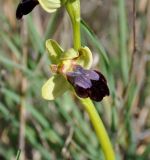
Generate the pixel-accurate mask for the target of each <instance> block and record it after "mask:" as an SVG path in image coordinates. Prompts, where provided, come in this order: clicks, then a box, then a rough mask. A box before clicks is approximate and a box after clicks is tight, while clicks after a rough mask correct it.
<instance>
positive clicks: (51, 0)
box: [38, 0, 61, 13]
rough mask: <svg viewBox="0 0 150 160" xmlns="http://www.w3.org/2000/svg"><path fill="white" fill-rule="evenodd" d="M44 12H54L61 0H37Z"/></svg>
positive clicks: (59, 5)
mask: <svg viewBox="0 0 150 160" xmlns="http://www.w3.org/2000/svg"><path fill="white" fill-rule="evenodd" d="M38 1H39V3H40V5H41V6H42V8H43V9H44V10H45V11H46V12H49V13H51V12H55V11H56V10H57V9H58V8H60V7H61V0H38Z"/></svg>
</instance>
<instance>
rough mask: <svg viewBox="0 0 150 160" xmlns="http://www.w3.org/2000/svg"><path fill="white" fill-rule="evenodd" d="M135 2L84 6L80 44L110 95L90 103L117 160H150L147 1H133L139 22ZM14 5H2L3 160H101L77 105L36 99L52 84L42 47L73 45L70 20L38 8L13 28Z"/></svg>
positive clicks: (109, 0) (108, 0)
mask: <svg viewBox="0 0 150 160" xmlns="http://www.w3.org/2000/svg"><path fill="white" fill-rule="evenodd" d="M133 2H135V0H133V1H131V0H105V1H97V0H89V1H88V2H87V0H82V1H81V16H82V19H83V20H82V21H81V35H82V45H86V46H89V48H90V49H91V51H92V53H93V55H94V63H93V67H92V68H95V69H98V70H100V71H101V72H102V73H103V74H104V75H105V77H106V79H107V81H108V85H109V89H110V92H111V94H110V96H109V97H106V98H104V99H103V101H102V102H94V104H95V106H96V109H97V110H98V113H99V115H100V116H101V118H102V120H103V122H104V124H105V127H106V130H107V132H108V134H109V137H110V139H111V142H112V144H113V148H114V150H115V154H116V159H117V160H122V159H124V160H133V159H135V160H148V159H150V144H149V143H150V129H149V128H150V120H149V119H150V107H149V106H150V100H149V98H150V91H149V90H150V89H149V88H150V83H149V81H150V80H149V79H150V74H149V73H150V64H149V52H150V48H149V41H150V20H149V17H150V2H149V1H148V0H145V1H142V0H139V1H136V8H135V9H136V19H135V12H134V6H133V4H134V3H133ZM17 4H18V1H16V0H5V1H0V12H1V14H0V25H1V30H0V37H1V38H0V48H1V49H0V159H1V160H13V159H16V158H17V159H20V160H23V159H26V160H41V159H42V160H55V159H56V160H61V159H66V160H69V159H74V160H103V159H104V155H103V151H102V149H101V146H100V144H99V142H98V139H97V137H96V134H95V132H94V129H93V127H92V125H91V122H90V119H89V117H88V115H87V113H86V112H85V111H84V110H83V106H82V104H81V103H80V102H79V100H78V99H77V98H76V97H74V95H71V94H70V92H66V93H65V94H64V95H63V96H61V97H59V98H57V99H56V100H54V101H45V100H44V99H42V97H41V87H42V85H43V84H44V82H45V81H46V80H47V79H48V77H50V69H49V67H48V66H49V65H50V61H49V59H48V55H47V53H46V50H45V40H47V39H49V38H50V39H55V40H57V41H58V42H59V44H61V46H63V48H64V49H68V48H71V47H72V46H73V43H72V36H71V35H72V28H71V23H70V19H69V16H68V14H67V13H66V11H65V10H64V8H61V9H59V10H58V11H57V12H55V13H52V14H48V13H46V12H44V11H43V10H42V9H41V7H40V6H38V7H36V8H35V9H34V10H33V12H32V13H30V14H29V15H27V16H25V17H24V18H23V20H20V21H18V20H16V16H15V12H16V7H17ZM134 24H135V26H134ZM135 31H136V32H135ZM60 89H61V88H60ZM19 148H22V150H21V152H20V151H19ZM19 155H20V156H19Z"/></svg>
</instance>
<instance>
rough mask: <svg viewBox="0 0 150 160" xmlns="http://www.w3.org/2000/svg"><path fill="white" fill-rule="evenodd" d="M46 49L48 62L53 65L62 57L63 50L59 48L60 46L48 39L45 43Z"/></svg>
mask: <svg viewBox="0 0 150 160" xmlns="http://www.w3.org/2000/svg"><path fill="white" fill-rule="evenodd" d="M46 48H47V50H48V52H49V58H50V61H51V62H52V63H53V64H57V63H59V62H60V57H61V56H62V53H63V52H64V51H63V49H62V48H61V47H60V45H59V44H58V43H57V42H56V41H54V40H51V39H48V40H47V41H46Z"/></svg>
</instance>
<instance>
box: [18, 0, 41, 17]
mask: <svg viewBox="0 0 150 160" xmlns="http://www.w3.org/2000/svg"><path fill="white" fill-rule="evenodd" d="M38 4H39V2H38V1H37V0H23V1H21V2H20V3H19V4H18V6H17V10H16V18H17V19H21V18H22V17H23V16H24V15H27V14H28V13H30V12H31V11H32V10H33V9H34V8H35V6H36V5H38Z"/></svg>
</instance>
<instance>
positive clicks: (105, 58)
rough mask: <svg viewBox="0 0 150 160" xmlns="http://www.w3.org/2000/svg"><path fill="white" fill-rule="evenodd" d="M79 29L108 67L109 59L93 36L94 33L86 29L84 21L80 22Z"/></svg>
mask: <svg viewBox="0 0 150 160" xmlns="http://www.w3.org/2000/svg"><path fill="white" fill-rule="evenodd" d="M81 28H82V29H83V31H84V32H85V33H86V34H87V35H88V37H89V39H90V41H91V42H92V43H93V44H94V45H95V48H97V50H98V51H99V53H100V54H101V55H102V58H103V59H104V61H105V63H106V64H107V66H109V64H110V62H109V58H108V56H107V53H106V51H105V49H104V47H103V46H102V44H101V43H100V42H99V40H98V38H97V36H96V35H95V34H94V32H93V31H92V30H91V29H90V28H89V27H88V25H87V24H86V23H85V21H83V20H81Z"/></svg>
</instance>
